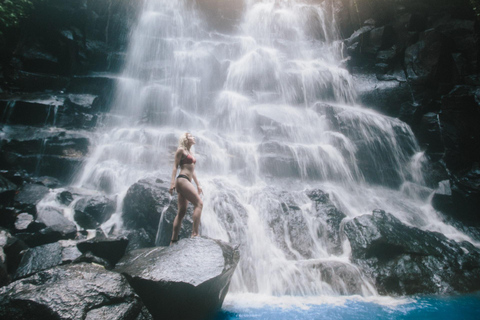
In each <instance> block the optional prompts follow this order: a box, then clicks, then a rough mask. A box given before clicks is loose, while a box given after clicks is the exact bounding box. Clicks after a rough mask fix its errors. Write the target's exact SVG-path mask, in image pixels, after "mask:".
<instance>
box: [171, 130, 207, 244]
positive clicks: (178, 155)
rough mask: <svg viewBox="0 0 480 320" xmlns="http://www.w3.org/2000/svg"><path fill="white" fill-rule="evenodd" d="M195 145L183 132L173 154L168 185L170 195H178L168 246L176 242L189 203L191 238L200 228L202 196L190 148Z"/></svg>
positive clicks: (196, 234) (187, 134) (190, 137)
mask: <svg viewBox="0 0 480 320" xmlns="http://www.w3.org/2000/svg"><path fill="white" fill-rule="evenodd" d="M194 144H195V137H194V136H192V135H191V134H190V133H188V132H185V133H184V134H182V135H181V136H180V139H179V141H178V149H177V151H176V152H175V164H174V165H173V172H172V182H171V184H170V190H169V192H170V194H171V195H173V191H174V190H176V191H177V193H178V212H177V216H176V217H175V220H174V221H173V232H172V239H171V241H170V244H173V243H175V242H177V241H178V234H179V233H180V227H181V226H182V220H183V217H185V213H186V212H187V204H188V202H191V203H192V204H193V216H192V219H193V227H192V237H196V236H198V227H199V226H200V216H201V215H202V209H203V201H202V199H200V194H202V192H203V191H202V187H200V183H198V180H197V175H196V174H195V163H196V162H197V161H196V160H195V158H194V157H193V154H192V152H191V151H190V148H191V147H192V146H193V145H194ZM178 166H180V174H179V175H178V177H177V178H176V179H175V176H176V175H177V169H178ZM192 179H193V181H195V184H196V185H197V190H195V187H194V186H193V184H192Z"/></svg>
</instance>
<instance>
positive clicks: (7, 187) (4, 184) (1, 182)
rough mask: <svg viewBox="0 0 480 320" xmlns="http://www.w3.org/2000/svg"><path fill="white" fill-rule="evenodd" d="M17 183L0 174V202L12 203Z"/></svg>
mask: <svg viewBox="0 0 480 320" xmlns="http://www.w3.org/2000/svg"><path fill="white" fill-rule="evenodd" d="M16 191H17V185H16V184H14V183H13V182H11V181H10V180H8V179H7V178H4V177H3V175H0V202H1V203H13V198H14V196H15V192H16Z"/></svg>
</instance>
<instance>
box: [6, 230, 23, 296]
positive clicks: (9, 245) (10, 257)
mask: <svg viewBox="0 0 480 320" xmlns="http://www.w3.org/2000/svg"><path fill="white" fill-rule="evenodd" d="M25 249H27V246H26V245H25V243H23V242H22V241H20V240H19V239H17V238H16V237H14V236H12V235H11V234H10V232H8V231H7V230H5V229H2V228H0V287H1V286H4V285H6V284H7V283H9V282H10V275H11V274H12V273H13V272H14V271H15V269H16V268H17V266H18V264H19V262H20V259H21V252H22V250H25Z"/></svg>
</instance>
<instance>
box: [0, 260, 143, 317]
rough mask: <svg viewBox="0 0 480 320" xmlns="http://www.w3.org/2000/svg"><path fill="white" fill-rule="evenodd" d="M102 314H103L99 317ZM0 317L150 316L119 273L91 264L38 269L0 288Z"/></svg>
mask: <svg viewBox="0 0 480 320" xmlns="http://www.w3.org/2000/svg"><path fill="white" fill-rule="evenodd" d="M79 297H81V298H79ZM106 311H109V312H116V313H114V314H109V313H108V312H106ZM102 315H107V316H106V317H105V318H102V317H101V316H102ZM0 317H1V318H3V319H12V320H14V319H18V320H20V319H122V320H130V319H131V320H134V319H151V316H149V314H148V311H146V310H143V304H142V302H141V300H140V298H139V297H138V296H137V295H136V294H135V292H134V291H133V290H132V288H131V287H130V286H129V285H128V282H127V280H126V279H125V278H124V277H123V276H121V275H120V274H118V273H115V272H110V271H106V270H105V269H103V268H102V267H100V266H95V265H91V264H74V265H67V266H60V267H56V268H52V269H49V270H46V271H41V272H39V273H37V274H35V275H33V276H31V277H29V278H25V279H22V280H18V281H15V282H13V283H11V284H10V285H8V286H7V287H4V288H2V289H0Z"/></svg>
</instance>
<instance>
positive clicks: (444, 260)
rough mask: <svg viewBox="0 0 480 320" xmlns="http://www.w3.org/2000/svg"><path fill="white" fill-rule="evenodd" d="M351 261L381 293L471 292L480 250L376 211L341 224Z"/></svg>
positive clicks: (478, 274)
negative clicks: (349, 249) (369, 278)
mask: <svg viewBox="0 0 480 320" xmlns="http://www.w3.org/2000/svg"><path fill="white" fill-rule="evenodd" d="M344 228H345V234H346V236H347V238H348V239H349V241H350V245H351V247H352V259H353V261H354V262H355V263H356V264H358V265H359V266H361V267H362V269H363V270H364V271H366V273H367V274H368V275H369V276H370V277H371V278H372V279H374V281H375V284H376V287H377V289H378V291H379V292H380V293H382V294H393V295H412V294H431V293H437V294H439V293H442V294H444V293H446V292H471V291H476V290H478V289H479V283H480V281H479V280H480V251H479V250H478V249H477V248H475V247H474V246H473V245H472V244H470V243H468V242H462V243H457V242H455V241H452V240H450V239H447V238H446V237H445V236H444V235H442V234H440V233H435V232H429V231H423V230H420V229H417V228H413V227H410V226H407V225H405V224H403V223H402V222H401V221H400V220H398V219H397V218H395V217H394V216H393V215H391V214H388V213H385V212H384V211H382V210H376V211H374V212H373V214H371V215H363V216H359V217H356V218H355V219H353V220H350V221H348V222H347V223H346V224H345V227H344Z"/></svg>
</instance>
